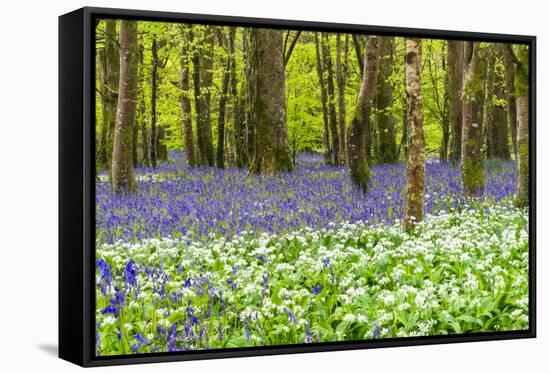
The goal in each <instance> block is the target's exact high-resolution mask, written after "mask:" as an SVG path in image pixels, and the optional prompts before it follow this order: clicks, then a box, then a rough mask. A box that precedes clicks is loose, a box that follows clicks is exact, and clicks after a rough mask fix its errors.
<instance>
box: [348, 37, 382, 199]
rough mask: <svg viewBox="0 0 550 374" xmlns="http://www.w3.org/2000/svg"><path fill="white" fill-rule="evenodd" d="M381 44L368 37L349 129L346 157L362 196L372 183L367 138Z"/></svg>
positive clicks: (351, 174) (375, 38)
mask: <svg viewBox="0 0 550 374" xmlns="http://www.w3.org/2000/svg"><path fill="white" fill-rule="evenodd" d="M379 55H380V47H379V41H378V38H377V37H376V36H368V37H367V41H366V46H365V57H364V63H363V66H364V71H363V74H362V77H363V78H362V79H361V87H360V90H359V95H358V97H357V104H356V107H355V111H354V113H353V118H352V120H351V122H350V123H349V125H348V128H347V137H348V139H347V146H348V149H347V152H348V154H347V158H348V165H349V168H350V177H351V181H352V183H353V185H354V186H356V187H357V188H359V189H360V190H361V191H362V192H363V193H365V192H367V191H368V183H369V181H370V171H369V164H368V163H367V159H366V154H365V153H366V152H365V149H366V145H365V136H366V135H367V134H366V132H367V127H368V125H369V117H370V113H371V109H372V101H373V98H374V95H375V93H376V82H377V79H378V62H379Z"/></svg>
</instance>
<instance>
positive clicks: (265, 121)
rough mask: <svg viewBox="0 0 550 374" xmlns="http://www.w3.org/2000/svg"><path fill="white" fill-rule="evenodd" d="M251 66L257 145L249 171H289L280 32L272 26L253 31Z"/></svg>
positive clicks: (289, 160)
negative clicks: (252, 71) (253, 81)
mask: <svg viewBox="0 0 550 374" xmlns="http://www.w3.org/2000/svg"><path fill="white" fill-rule="evenodd" d="M250 50H251V53H252V54H253V58H252V63H253V66H254V73H255V75H256V79H255V83H256V85H255V89H254V93H255V95H254V101H253V104H254V105H253V109H254V112H255V114H254V117H255V120H256V123H255V128H256V146H255V154H254V161H253V163H252V166H251V169H250V170H251V172H253V173H259V174H263V175H273V174H276V173H278V172H286V171H291V170H292V168H293V165H292V159H291V158H290V154H289V152H288V135H287V128H286V108H285V105H286V101H285V70H284V56H283V33H282V31H281V30H274V29H254V30H252V45H251V49H250Z"/></svg>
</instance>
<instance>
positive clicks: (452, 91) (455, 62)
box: [447, 40, 464, 164]
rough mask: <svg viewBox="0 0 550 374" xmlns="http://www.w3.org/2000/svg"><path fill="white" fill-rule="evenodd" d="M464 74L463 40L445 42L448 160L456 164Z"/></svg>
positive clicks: (459, 140)
mask: <svg viewBox="0 0 550 374" xmlns="http://www.w3.org/2000/svg"><path fill="white" fill-rule="evenodd" d="M463 74H464V42H462V41H457V40H449V41H448V42H447V79H448V87H449V91H448V92H449V120H450V123H451V155H450V161H451V162H452V163H454V164H458V162H459V161H460V153H461V144H462V100H461V91H462V78H463Z"/></svg>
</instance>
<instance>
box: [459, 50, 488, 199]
mask: <svg viewBox="0 0 550 374" xmlns="http://www.w3.org/2000/svg"><path fill="white" fill-rule="evenodd" d="M464 65H465V70H464V82H463V89H462V102H463V123H462V147H461V174H462V187H463V190H464V193H465V194H466V195H467V196H480V195H481V194H482V193H483V190H484V184H485V180H484V175H483V162H482V159H481V141H482V137H481V120H482V106H483V105H482V103H483V82H482V77H481V76H482V71H481V64H480V62H479V42H464Z"/></svg>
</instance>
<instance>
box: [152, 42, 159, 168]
mask: <svg viewBox="0 0 550 374" xmlns="http://www.w3.org/2000/svg"><path fill="white" fill-rule="evenodd" d="M151 54H152V67H151V166H152V167H154V168H156V167H157V150H158V149H157V135H158V131H157V78H158V67H159V58H158V42H157V39H155V38H154V39H153V42H152V44H151Z"/></svg>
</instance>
